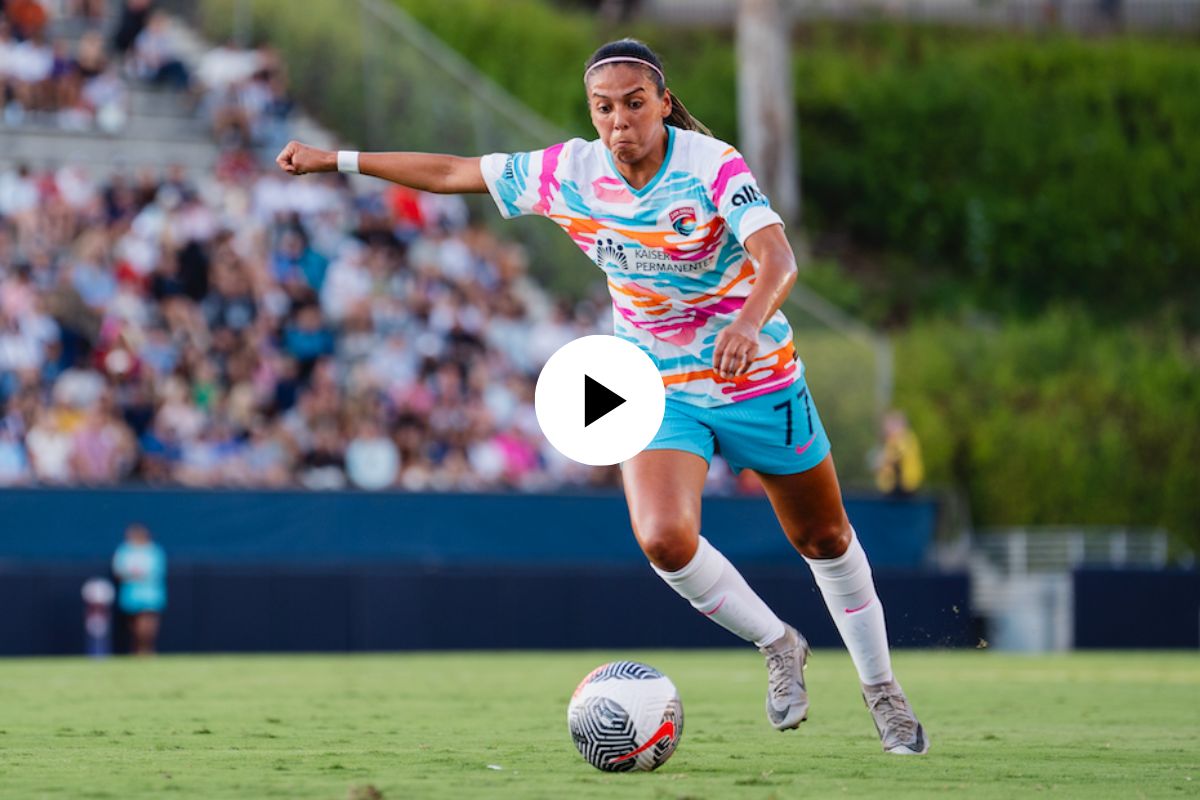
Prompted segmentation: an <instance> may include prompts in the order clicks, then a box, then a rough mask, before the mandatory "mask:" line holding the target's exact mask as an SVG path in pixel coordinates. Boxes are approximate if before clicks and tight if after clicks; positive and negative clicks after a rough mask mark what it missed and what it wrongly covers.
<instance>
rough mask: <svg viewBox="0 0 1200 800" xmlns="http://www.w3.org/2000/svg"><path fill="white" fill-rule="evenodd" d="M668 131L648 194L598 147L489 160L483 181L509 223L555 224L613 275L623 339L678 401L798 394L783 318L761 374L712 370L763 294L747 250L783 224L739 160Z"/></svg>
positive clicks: (769, 339)
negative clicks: (750, 299) (716, 351)
mask: <svg viewBox="0 0 1200 800" xmlns="http://www.w3.org/2000/svg"><path fill="white" fill-rule="evenodd" d="M667 131H668V144H667V152H666V157H665V158H664V159H663V164H662V167H661V169H659V171H658V174H657V175H655V176H654V178H653V179H652V180H651V181H650V182H649V183H648V184H646V185H645V186H644V187H643V188H641V189H634V188H632V187H631V186H630V185H629V184H628V183H627V182H626V181H625V179H624V178H623V177H622V176H621V174H620V173H619V172H617V169H616V166H615V165H614V164H613V160H612V154H611V153H610V152H609V150H608V148H607V147H605V145H604V143H603V142H601V141H599V140H595V141H590V142H589V141H584V140H583V139H572V140H570V141H568V142H563V143H562V144H556V145H554V146H552V147H547V148H546V149H545V150H536V151H533V152H530V153H512V154H508V153H493V154H491V155H488V156H484V157H483V159H482V168H483V177H484V180H485V181H486V182H487V187H488V191H489V192H490V193H491V195H492V197H493V198H494V199H495V201H496V205H497V206H498V207H499V208H500V213H501V214H503V215H504V216H505V217H506V218H512V217H517V216H520V215H522V214H538V215H541V216H544V217H549V218H550V219H552V220H554V221H555V222H557V223H558V224H559V225H560V226H561V227H562V228H563V230H564V231H566V232H567V234H568V235H569V236H570V237H571V239H572V240H574V242H575V244H577V245H579V247H580V249H582V250H583V251H584V252H585V253H587V255H588V257H589V258H590V259H592V261H594V262H595V263H596V265H597V266H599V267H600V268H601V269H602V270H604V272H605V274H606V275H607V276H608V288H609V291H610V293H611V294H612V299H613V319H614V322H615V331H614V332H615V333H616V335H617V336H619V337H621V338H623V339H628V340H629V341H631V342H633V343H634V344H636V345H638V346H639V347H640V348H641V349H642V350H644V351H645V352H646V353H648V354H649V355H650V357H651V358H652V359H653V360H654V362H655V364H657V366H658V368H659V371H660V372H661V373H662V375H663V383H664V384H665V385H666V388H667V394H668V396H669V397H674V398H676V399H678V400H683V401H685V402H689V403H693V404H695V405H700V406H719V405H725V404H727V403H733V402H737V401H739V400H747V399H749V398H751V397H757V396H759V395H763V394H766V393H768V392H772V391H775V390H777V389H781V388H783V387H785V386H788V385H790V384H791V383H792V381H793V379H794V378H795V375H796V372H797V369H798V365H797V362H796V357H795V350H794V348H793V346H792V330H791V327H790V326H789V325H788V323H787V320H786V319H785V318H784V316H783V314H782V313H781V312H778V311H777V312H775V314H774V315H773V316H772V317H771V318H770V319H769V320H768V321H767V324H766V325H764V326H763V328H762V331H761V332H760V334H759V337H758V356H757V357H756V359H755V361H754V363H753V365H752V367H751V369H749V370H748V371H747V372H746V373H745V374H743V375H742V376H740V377H738V378H733V379H726V378H721V377H719V376H718V375H717V374H716V372H715V371H714V370H713V348H714V346H715V343H716V339H717V333H718V332H720V330H721V329H722V328H724V327H725V326H726V325H728V324H729V323H730V322H731V321H733V319H734V318H735V317H736V315H737V313H738V311H739V310H740V309H741V308H742V306H743V305H744V304H745V302H746V297H747V296H748V295H749V294H750V289H751V287H753V285H754V280H755V266H754V263H753V262H752V261H751V260H750V258H749V256H748V255H747V253H746V251H745V250H744V249H743V248H742V244H741V243H742V242H744V241H745V240H746V239H747V238H748V237H749V236H750V235H751V234H753V233H754V232H756V231H758V230H761V229H762V228H765V227H767V226H769V225H780V224H782V221H781V220H780V218H779V215H778V214H776V213H775V212H774V211H772V210H771V206H770V203H769V202H768V201H767V198H766V196H765V195H764V194H763V193H762V192H761V191H759V189H758V186H757V185H756V183H755V181H754V176H753V175H751V174H750V169H749V168H748V167H747V166H746V162H745V161H744V160H743V159H742V156H741V154H739V153H738V151H737V150H735V149H734V148H733V147H731V146H729V145H728V144H725V143H724V142H721V141H719V140H717V139H713V138H712V137H710V136H704V135H703V134H700V133H695V132H693V131H685V130H680V129H677V128H674V127H671V126H668V127H667Z"/></svg>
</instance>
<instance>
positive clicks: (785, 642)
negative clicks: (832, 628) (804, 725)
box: [758, 625, 810, 731]
mask: <svg viewBox="0 0 1200 800" xmlns="http://www.w3.org/2000/svg"><path fill="white" fill-rule="evenodd" d="M783 627H784V631H783V636H780V637H779V638H778V639H776V640H775V641H773V642H771V643H770V644H769V645H767V646H766V647H760V648H758V651H759V652H760V653H762V654H763V655H764V656H766V657H767V681H768V684H767V719H768V720H770V721H771V724H772V725H774V726H775V728H776V729H778V730H781V731H786V730H790V729H792V728H797V727H799V726H800V723H801V722H804V720H806V719H808V690H807V689H805V688H804V667H805V665H807V664H808V654H809V652H810V650H809V647H808V642H807V641H806V640H805V639H804V637H803V636H801V635H800V634H799V632H797V631H796V629H795V628H793V627H792V626H791V625H784V626H783Z"/></svg>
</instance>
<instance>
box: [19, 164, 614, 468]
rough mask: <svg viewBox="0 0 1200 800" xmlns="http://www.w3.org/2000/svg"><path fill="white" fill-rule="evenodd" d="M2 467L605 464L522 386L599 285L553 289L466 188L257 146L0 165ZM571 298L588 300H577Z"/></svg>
mask: <svg viewBox="0 0 1200 800" xmlns="http://www.w3.org/2000/svg"><path fill="white" fill-rule="evenodd" d="M0 219H2V222H0V409H2V411H3V415H2V418H0V483H3V484H9V485H11V484H20V483H29V482H38V483H44V484H77V483H83V484H91V485H103V484H114V483H118V482H122V481H128V480H137V481H146V482H150V483H178V484H184V485H189V486H217V485H239V486H260V487H286V486H303V487H308V488H339V487H359V488H363V489H381V488H388V487H398V488H405V489H412V490H421V489H430V490H481V489H490V488H516V489H521V490H535V489H545V488H552V487H557V486H561V485H563V484H564V483H566V484H571V483H580V484H587V483H611V482H613V481H614V479H615V473H614V472H613V471H612V470H595V469H590V468H585V467H581V466H578V465H575V464H573V463H571V462H568V461H566V460H565V459H563V458H562V457H561V456H558V455H557V454H556V452H555V451H553V449H552V448H550V446H549V445H548V444H547V443H546V442H545V440H544V438H543V437H542V436H541V435H540V432H539V429H538V426H537V422H536V419H535V417H534V414H533V403H532V397H533V387H534V381H535V379H536V375H537V371H538V369H539V368H540V366H541V364H543V363H544V362H545V360H546V359H547V358H548V357H549V356H550V354H551V353H553V352H554V350H556V349H557V348H558V347H559V346H561V345H562V344H564V343H566V342H567V341H569V340H570V339H572V338H575V337H577V336H580V335H585V334H588V333H594V332H597V331H601V330H603V329H604V328H605V327H606V325H607V324H610V323H608V314H609V310H608V303H607V296H606V295H603V296H599V297H597V298H596V299H595V300H588V301H585V302H583V303H581V304H579V305H578V306H577V307H567V306H565V305H564V304H562V303H561V302H558V303H556V302H554V301H552V300H551V299H550V298H549V297H548V296H546V295H545V294H544V293H542V292H541V291H540V290H539V289H538V288H537V287H535V286H534V285H533V284H532V282H531V281H530V280H529V279H528V278H527V276H526V259H525V253H524V251H523V249H522V248H521V247H520V246H519V245H516V244H512V243H508V242H504V241H501V240H498V239H496V238H495V237H494V236H493V235H492V234H490V233H489V232H487V231H486V230H484V229H482V228H479V227H475V226H472V225H471V224H470V223H469V215H468V213H467V208H466V206H465V204H464V203H463V201H462V200H461V198H457V197H440V196H433V195H422V194H418V193H415V192H410V191H408V190H405V189H402V188H400V187H395V186H390V185H385V184H377V185H375V184H372V186H371V188H370V190H369V191H366V192H355V191H352V189H351V187H350V185H349V183H348V182H347V181H346V179H345V178H344V176H340V175H336V174H334V175H322V176H306V177H305V178H302V179H295V178H289V177H287V176H285V175H283V174H282V173H280V172H278V171H272V170H270V169H263V170H257V171H256V172H255V173H254V174H253V176H251V177H247V176H246V175H233V176H228V175H227V176H224V177H221V176H218V177H217V178H216V179H215V180H212V181H209V182H206V183H205V184H202V185H197V184H196V183H193V181H192V180H191V179H190V178H189V176H188V175H187V174H186V173H185V172H184V170H182V169H180V168H174V169H171V170H168V171H166V172H165V173H164V174H162V175H156V174H154V173H151V172H142V173H139V174H137V175H135V176H132V177H130V176H126V175H123V174H121V173H119V172H118V173H116V174H115V175H114V176H113V177H112V178H111V179H107V180H96V179H93V178H91V177H90V176H89V175H88V173H87V171H86V170H84V169H83V168H80V167H63V168H60V169H59V170H57V171H56V172H52V173H36V172H31V171H29V170H28V169H17V170H10V171H6V172H4V173H3V174H0ZM581 320H583V321H584V322H581Z"/></svg>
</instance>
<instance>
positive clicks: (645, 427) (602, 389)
mask: <svg viewBox="0 0 1200 800" xmlns="http://www.w3.org/2000/svg"><path fill="white" fill-rule="evenodd" d="M666 407H667V396H666V391H665V390H664V389H663V381H662V375H660V374H659V372H658V368H657V367H656V366H654V362H653V361H652V360H651V359H650V356H648V355H646V354H645V353H643V352H642V350H641V349H640V348H639V347H638V346H637V345H636V344H634V343H632V342H627V341H625V340H624V339H618V338H617V337H615V336H584V337H582V338H579V339H575V340H574V341H571V342H567V343H566V344H565V345H563V346H562V347H560V348H559V349H558V351H557V352H555V354H554V355H552V356H550V360H549V361H547V362H546V366H544V367H542V373H541V375H539V376H538V382H537V388H536V389H535V390H534V393H533V408H534V411H535V412H536V413H537V420H538V425H540V426H541V427H542V433H543V434H545V435H546V438H547V439H548V440H549V441H550V444H552V445H554V449H556V450H558V452H560V453H562V454H563V455H564V456H566V457H567V458H569V459H571V460H572V461H578V462H579V463H581V464H588V465H589V466H593V467H601V466H607V465H609V464H619V463H620V462H622V461H627V460H628V459H630V458H633V457H634V456H635V455H637V454H638V453H640V452H641V451H642V450H643V449H644V448H645V447H646V445H648V444H650V440H652V439H653V438H654V435H655V434H656V433H658V428H659V426H660V425H662V420H663V412H664V411H665V410H666Z"/></svg>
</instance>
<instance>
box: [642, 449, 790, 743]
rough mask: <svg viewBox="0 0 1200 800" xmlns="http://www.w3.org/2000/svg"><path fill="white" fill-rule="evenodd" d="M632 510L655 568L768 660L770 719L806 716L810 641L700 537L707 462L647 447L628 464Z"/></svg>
mask: <svg viewBox="0 0 1200 800" xmlns="http://www.w3.org/2000/svg"><path fill="white" fill-rule="evenodd" d="M622 474H623V478H624V483H625V496H626V498H627V499H628V502H629V516H630V519H631V521H632V522H633V531H634V534H635V535H636V536H637V539H638V544H639V545H641V548H642V552H644V553H645V554H646V557H647V558H648V559H650V563H651V564H652V565H653V566H654V570H655V572H657V573H658V574H659V576H660V577H662V579H663V580H664V581H666V582H667V584H668V585H669V586H670V587H671V588H672V589H674V590H675V591H676V592H678V593H679V594H680V595H682V596H683V597H685V598H686V599H687V600H688V601H689V602H690V603H691V604H692V606H693V607H694V608H695V609H696V610H697V611H699V612H700V613H701V614H703V615H704V616H706V617H708V618H709V619H711V620H712V621H713V622H716V623H717V624H718V625H720V626H722V627H723V628H725V629H727V630H729V631H731V632H733V633H735V634H737V635H738V636H740V637H741V638H743V639H745V640H746V641H749V642H754V644H755V645H756V646H758V647H759V649H760V650H761V651H762V653H763V655H764V656H766V659H767V669H768V681H769V687H768V691H767V718H768V719H769V720H770V722H771V724H772V725H774V726H775V727H776V728H778V729H780V730H787V729H789V728H795V727H796V726H798V725H799V724H800V723H801V722H803V721H804V719H805V718H806V717H807V715H808V693H807V691H806V690H805V687H804V665H805V662H806V660H807V658H808V643H807V642H805V641H804V637H802V636H800V635H799V634H798V633H797V632H796V631H795V629H793V628H791V627H790V626H785V625H784V624H783V622H782V621H781V620H780V619H779V617H777V616H775V613H774V612H773V611H771V609H770V608H768V607H767V604H766V603H764V602H763V601H762V599H761V598H760V597H759V596H758V595H757V594H755V593H754V591H753V590H752V589H751V588H750V587H749V585H747V583H746V581H745V579H744V578H742V576H741V574H740V573H739V572H738V571H737V569H736V568H734V566H733V565H732V564H730V563H729V561H728V560H727V559H726V558H725V557H724V556H723V555H721V553H720V552H719V551H718V550H717V549H716V548H714V547H713V546H712V545H711V544H709V543H708V541H707V540H705V539H704V538H703V537H702V536H700V496H701V494H702V492H703V491H704V479H705V476H706V475H707V474H708V464H707V463H706V462H705V460H704V459H703V458H701V457H700V456H698V455H695V454H694V453H689V452H685V451H682V450H647V451H644V452H642V453H639V454H638V455H636V456H634V457H633V458H632V459H630V460H629V461H627V462H625V464H624V465H623V468H622Z"/></svg>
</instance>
